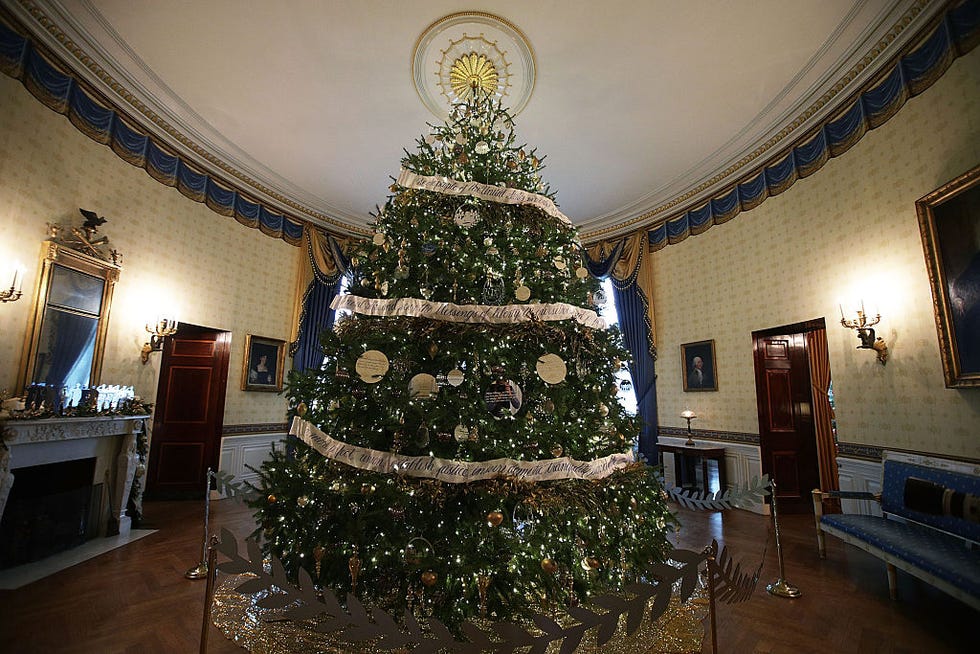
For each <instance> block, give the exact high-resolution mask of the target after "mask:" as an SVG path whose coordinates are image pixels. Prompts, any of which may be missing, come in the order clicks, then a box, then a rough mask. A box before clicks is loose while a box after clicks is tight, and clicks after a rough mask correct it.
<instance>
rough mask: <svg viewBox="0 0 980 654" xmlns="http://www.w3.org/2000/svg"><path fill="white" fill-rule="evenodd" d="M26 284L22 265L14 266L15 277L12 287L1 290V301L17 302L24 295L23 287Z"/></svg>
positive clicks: (11, 283)
mask: <svg viewBox="0 0 980 654" xmlns="http://www.w3.org/2000/svg"><path fill="white" fill-rule="evenodd" d="M23 285H24V272H23V271H22V270H21V269H20V266H15V267H14V277H13V279H12V280H11V282H10V288H5V289H3V290H0V302H16V301H17V300H19V299H20V296H21V295H23V294H24V293H23V290H22V289H21V287H22V286H23Z"/></svg>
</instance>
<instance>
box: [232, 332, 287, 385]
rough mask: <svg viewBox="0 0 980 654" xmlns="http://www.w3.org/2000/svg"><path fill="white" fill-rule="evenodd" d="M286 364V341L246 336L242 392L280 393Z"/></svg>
mask: <svg viewBox="0 0 980 654" xmlns="http://www.w3.org/2000/svg"><path fill="white" fill-rule="evenodd" d="M273 362H274V363H273ZM285 363H286V341H283V340H279V339H277V338H266V337H265V336H255V335H253V334H246V335H245V358H244V359H243V361H242V390H243V391H264V392H269V393H278V392H279V391H281V390H282V375H283V367H284V365H285Z"/></svg>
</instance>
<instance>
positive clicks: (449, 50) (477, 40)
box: [412, 12, 535, 120]
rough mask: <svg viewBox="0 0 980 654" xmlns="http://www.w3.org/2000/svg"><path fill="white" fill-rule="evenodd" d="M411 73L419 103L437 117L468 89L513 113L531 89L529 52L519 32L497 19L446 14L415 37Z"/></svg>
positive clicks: (463, 99)
mask: <svg viewBox="0 0 980 654" xmlns="http://www.w3.org/2000/svg"><path fill="white" fill-rule="evenodd" d="M412 78H413V81H414V82H415V90H416V91H417V92H418V94H419V98H420V99H421V100H422V102H423V104H425V106H426V107H427V108H428V109H429V111H431V112H432V113H433V114H434V115H436V116H437V117H439V118H440V119H442V120H445V119H446V118H447V117H448V116H449V112H450V110H451V109H452V107H453V106H454V105H456V104H458V103H460V102H466V101H467V100H468V99H469V98H470V97H471V95H472V93H473V92H474V90H479V91H480V92H482V93H484V94H487V95H490V96H491V97H495V98H496V99H499V100H500V101H501V102H503V104H504V106H506V107H508V108H509V109H510V111H511V114H514V115H516V114H518V113H520V111H521V109H523V108H524V106H525V105H526V104H527V102H528V100H529V99H530V98H531V92H532V91H533V89H534V78H535V64H534V53H533V51H532V50H531V46H530V44H529V43H528V42H527V39H526V38H525V36H524V34H522V33H521V31H520V30H519V29H517V27H515V26H514V25H512V24H511V23H509V22H507V21H506V20H504V19H503V18H499V17H498V16H494V15H492V14H487V13H483V12H461V13H456V14H450V15H449V16H445V17H443V18H440V19H439V20H437V21H436V22H434V23H432V24H431V25H429V27H428V28H426V30H425V31H424V32H423V33H422V36H420V37H419V39H418V42H416V44H415V50H414V52H413V53H412Z"/></svg>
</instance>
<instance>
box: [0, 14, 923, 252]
mask: <svg viewBox="0 0 980 654" xmlns="http://www.w3.org/2000/svg"><path fill="white" fill-rule="evenodd" d="M4 4H6V5H7V6H8V7H9V8H10V9H11V11H14V12H15V13H16V14H18V15H19V16H21V17H23V18H24V20H25V23H26V22H31V21H36V16H37V13H38V12H37V11H36V10H39V11H40V13H42V14H43V15H45V16H46V17H47V18H48V19H50V20H51V21H52V23H54V24H55V25H57V27H58V28H59V29H60V30H61V31H62V32H63V33H64V35H65V36H66V37H67V38H68V39H70V40H71V41H72V42H73V44H72V45H74V46H77V48H75V52H73V53H70V54H69V53H68V52H67V51H69V50H71V48H67V49H66V47H65V46H64V44H63V43H61V42H59V41H58V40H57V39H53V38H50V36H48V35H47V34H42V33H41V32H43V31H44V30H40V29H38V30H36V34H37V36H38V37H39V38H42V39H45V43H46V45H47V46H48V47H49V48H52V49H56V50H58V51H60V53H61V54H62V56H64V57H66V58H70V57H78V56H79V52H82V53H84V54H85V55H87V56H88V57H90V58H91V59H92V60H93V61H94V62H96V63H97V64H98V65H99V66H101V67H102V68H104V69H105V71H106V72H107V73H108V75H109V76H111V77H112V78H113V79H114V80H115V82H117V83H118V84H119V85H121V87H123V88H124V89H126V91H127V93H128V94H129V95H131V97H132V98H135V99H137V100H139V101H140V102H142V103H143V104H145V105H146V106H147V107H149V108H150V109H151V110H152V111H155V112H156V113H157V114H159V116H161V117H162V119H163V120H164V121H165V122H167V123H169V124H170V125H171V126H173V127H175V128H176V129H177V131H179V132H180V133H182V134H183V135H184V136H186V137H187V138H188V139H190V141H192V142H194V143H196V144H197V145H199V146H201V147H202V148H203V149H204V150H205V151H207V152H210V153H211V154H213V155H215V156H216V157H217V158H218V159H219V160H221V161H223V162H225V163H226V164H228V165H229V166H230V167H231V168H232V169H234V170H235V171H238V172H239V173H241V176H242V177H245V178H251V179H254V180H257V181H258V182H259V183H260V184H261V185H263V186H266V187H268V188H271V189H275V191H276V192H277V193H278V194H280V195H282V196H284V197H286V198H288V199H289V201H290V202H292V203H295V206H299V207H301V211H298V212H297V211H296V210H295V209H294V210H293V211H292V213H294V214H295V215H297V217H300V218H304V219H307V220H312V221H313V222H318V221H321V222H324V223H329V224H331V225H332V227H333V228H334V229H336V228H337V226H338V224H339V225H340V226H342V227H346V228H347V229H349V230H351V231H362V230H363V229H364V228H365V227H366V226H367V225H368V224H369V223H370V220H371V217H370V215H369V212H370V211H372V210H373V209H374V207H375V205H377V204H382V203H383V201H384V198H385V197H386V195H387V193H388V185H389V184H390V178H391V177H392V176H395V175H397V173H398V168H399V160H400V157H401V156H402V150H403V148H409V149H411V148H413V147H414V140H415V138H417V137H418V136H419V135H420V134H422V133H424V132H425V131H426V123H429V122H433V121H434V120H435V118H434V117H433V115H432V114H431V113H430V112H429V110H428V109H427V108H426V107H425V105H424V104H423V102H422V101H421V100H420V98H419V95H418V93H417V92H416V89H415V86H414V84H413V78H412V57H413V54H414V49H415V46H416V43H417V42H418V40H419V37H420V36H421V35H422V34H423V32H425V30H426V29H427V28H428V27H429V26H430V25H431V24H432V23H433V22H435V21H437V20H439V19H441V18H443V17H445V16H447V15H449V14H453V13H457V12H467V11H481V12H488V13H491V14H493V15H495V16H499V17H500V18H502V19H504V20H505V21H507V22H508V23H510V24H512V25H513V26H515V27H516V28H517V29H519V30H520V31H521V32H522V33H523V34H524V36H525V37H526V39H527V42H528V43H529V45H530V47H531V50H532V51H533V56H534V66H535V71H536V79H535V83H534V87H533V91H532V93H531V96H530V98H529V100H528V101H527V104H526V106H525V107H524V109H523V111H522V112H521V113H520V115H519V116H518V117H517V120H516V122H517V128H518V133H519V134H520V135H521V137H523V139H524V140H525V141H527V143H528V144H530V145H531V146H535V147H537V148H538V149H539V152H540V153H543V154H547V155H548V159H547V161H546V164H547V167H546V169H545V171H544V177H545V179H546V180H547V181H548V182H550V184H551V186H552V188H553V189H555V190H557V193H558V202H559V204H560V206H561V209H562V212H563V213H565V214H566V215H567V216H569V217H570V218H571V219H572V221H573V222H575V223H576V224H577V225H578V226H579V227H580V228H581V230H582V232H583V235H584V236H585V237H588V235H589V234H600V233H603V234H613V233H616V232H617V226H622V225H624V224H625V223H627V222H630V221H632V224H633V225H635V224H636V221H635V219H637V218H643V219H644V220H647V219H648V220H649V221H650V222H653V221H654V220H657V219H661V218H667V217H670V215H672V214H671V213H669V212H668V210H667V209H666V207H671V206H673V205H674V204H676V202H672V201H674V200H676V198H678V197H679V196H682V195H684V194H686V193H688V192H690V191H691V190H692V189H695V188H697V187H698V186H702V185H705V182H706V181H707V180H711V179H714V178H716V177H717V176H718V175H719V173H721V172H722V171H726V170H729V169H731V170H730V172H729V174H728V176H727V177H725V176H723V178H721V179H719V180H718V181H717V182H716V183H714V184H713V186H711V187H707V186H706V188H704V189H703V192H701V193H700V195H702V196H703V195H704V194H707V193H710V192H711V191H712V190H713V188H718V187H720V186H722V185H724V184H726V183H731V180H732V179H733V177H732V176H733V175H734V176H738V175H739V174H744V173H745V172H748V170H751V169H752V168H755V167H758V165H759V164H761V163H763V162H764V161H765V157H766V156H767V155H766V154H761V155H760V154H759V152H758V151H757V149H758V148H759V147H760V146H762V145H765V149H766V151H767V152H769V151H770V150H771V152H773V153H774V152H777V151H779V150H781V149H783V148H784V147H785V146H786V145H789V142H786V143H772V142H770V139H771V138H772V137H773V136H774V135H776V134H777V133H779V132H780V131H781V130H783V129H784V128H785V127H786V126H787V125H789V124H791V123H793V122H794V121H795V120H796V119H798V118H799V117H800V116H802V115H804V113H805V112H806V111H807V109H808V108H809V107H811V106H813V105H814V103H816V102H817V101H818V99H820V98H821V96H824V95H825V94H826V93H828V92H834V93H836V94H837V95H838V96H839V97H840V98H844V97H846V96H848V95H850V94H851V93H852V92H853V91H854V90H855V89H856V88H857V87H858V86H859V85H861V84H862V83H864V82H865V81H867V77H868V76H869V75H872V74H873V73H874V72H875V70H877V68H878V66H879V65H880V64H883V63H884V62H885V61H887V60H888V59H890V58H891V56H892V55H893V54H894V52H896V51H897V50H898V49H900V48H901V47H902V46H903V45H904V44H905V43H906V42H907V40H908V38H910V37H911V36H913V35H914V33H915V32H916V27H917V26H918V25H920V24H922V23H924V22H925V21H927V20H928V19H929V18H931V17H932V15H934V14H935V12H936V11H937V10H938V9H940V8H941V6H942V3H940V2H932V3H927V2H922V1H919V2H916V1H915V0H896V1H886V0H819V1H818V0H809V1H808V0H791V1H789V2H787V0H727V1H725V0H685V1H683V2H679V1H677V0H649V1H646V2H640V1H633V2H628V1H625V0H605V1H603V2H596V1H595V0H538V1H537V2H528V1H527V0H494V1H493V2H489V3H485V4H479V5H474V4H470V3H462V2H458V1H453V0H415V1H413V2H405V1H401V0H361V1H359V2H353V1H351V2H345V1H340V0H334V1H325V0H168V1H166V2H160V0H63V1H61V2H57V1H53V0H49V1H37V2H25V1H21V2H15V1H13V0H4ZM30 6H33V7H34V9H35V11H33V12H32V11H30V8H31V7H30ZM32 13H33V14H34V17H33V18H32V16H31V14H32ZM896 26H900V27H901V29H900V31H899V33H898V35H897V36H896V37H895V38H893V39H890V40H889V43H888V47H887V48H885V49H884V50H882V49H881V48H880V47H877V46H878V44H879V42H880V41H882V39H883V38H884V37H885V36H886V35H887V34H889V33H891V34H892V35H893V36H894V34H895V28H896ZM49 31H50V30H48V32H49ZM868 56H874V57H875V63H874V64H872V65H869V66H861V69H862V70H863V71H864V72H863V73H862V74H860V75H857V76H854V77H853V79H852V80H850V81H849V82H848V83H847V84H843V85H842V84H840V82H841V81H842V80H843V79H845V78H846V77H847V75H848V72H849V71H851V70H852V69H853V68H854V67H855V66H856V65H857V64H858V63H859V62H861V60H862V59H863V58H865V57H868ZM88 81H89V82H90V83H92V84H94V85H97V86H99V87H101V90H102V92H103V93H106V94H107V95H109V94H111V93H113V92H112V91H111V90H110V89H109V87H108V86H107V85H106V84H105V81H104V80H98V79H96V78H95V76H94V75H92V76H91V77H90V79H89V80H88ZM835 86H836V89H835ZM832 90H833V91H832ZM823 106H824V107H825V109H824V110H823V114H821V112H817V113H815V114H814V115H813V116H811V117H810V118H809V119H807V120H805V121H802V123H801V124H800V125H799V126H798V127H797V128H796V130H795V132H794V134H795V135H800V134H802V133H803V132H805V131H806V129H807V128H808V127H809V126H811V125H812V124H813V122H814V121H816V120H818V119H820V118H822V117H824V114H826V113H827V112H829V111H831V110H832V109H833V107H834V106H835V103H833V102H830V103H826V104H825V105H823ZM792 137H793V135H792V134H791V135H788V136H785V137H784V138H785V139H786V140H787V141H791V140H792ZM753 152H755V154H754V155H752V156H749V155H750V153H753ZM696 199H697V198H696V197H695V198H693V200H696ZM693 200H692V201H693ZM680 208H683V207H677V209H680ZM324 219H325V220H324Z"/></svg>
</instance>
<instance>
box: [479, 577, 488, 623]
mask: <svg viewBox="0 0 980 654" xmlns="http://www.w3.org/2000/svg"><path fill="white" fill-rule="evenodd" d="M476 585H477V588H479V589H480V617H481V618H485V617H487V590H488V589H489V588H490V575H480V576H479V577H477V580H476Z"/></svg>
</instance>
